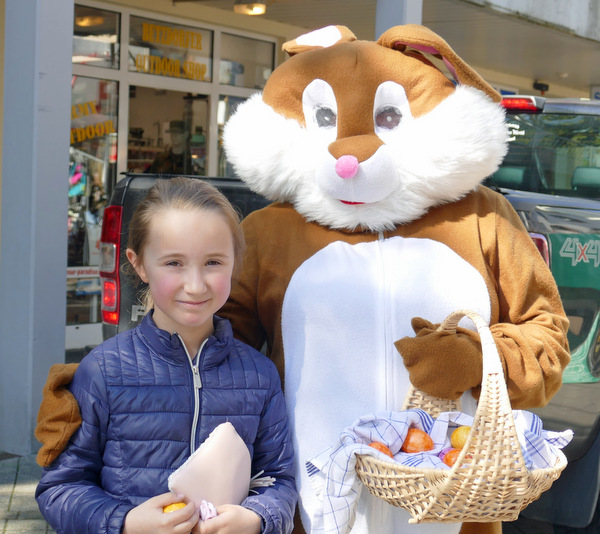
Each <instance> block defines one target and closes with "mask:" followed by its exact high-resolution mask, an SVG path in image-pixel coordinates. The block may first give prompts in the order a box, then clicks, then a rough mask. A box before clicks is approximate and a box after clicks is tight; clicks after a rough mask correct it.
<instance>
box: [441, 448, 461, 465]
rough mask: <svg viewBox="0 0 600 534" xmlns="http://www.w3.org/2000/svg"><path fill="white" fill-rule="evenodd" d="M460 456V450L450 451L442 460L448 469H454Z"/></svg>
mask: <svg viewBox="0 0 600 534" xmlns="http://www.w3.org/2000/svg"><path fill="white" fill-rule="evenodd" d="M459 454H460V449H450V450H449V451H447V452H446V454H444V457H443V458H442V462H444V463H445V464H446V465H447V466H448V467H452V466H453V465H454V464H455V463H456V459H457V458H458V455H459Z"/></svg>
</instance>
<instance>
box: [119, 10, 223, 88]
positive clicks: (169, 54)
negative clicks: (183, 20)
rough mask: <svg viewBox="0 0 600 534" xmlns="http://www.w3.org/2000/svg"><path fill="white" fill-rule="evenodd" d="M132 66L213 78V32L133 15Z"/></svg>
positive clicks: (200, 78)
mask: <svg viewBox="0 0 600 534" xmlns="http://www.w3.org/2000/svg"><path fill="white" fill-rule="evenodd" d="M129 49H130V52H131V54H130V60H129V70H130V71H135V72H143V73H146V74H155V75H159V76H169V77H171V78H181V79H187V80H195V81H205V82H206V81H211V72H210V65H211V58H212V32H211V31H209V30H201V29H198V28H192V27H187V26H181V25H177V24H163V23H160V22H156V21H152V20H148V19H142V18H140V17H131V27H130V43H129Z"/></svg>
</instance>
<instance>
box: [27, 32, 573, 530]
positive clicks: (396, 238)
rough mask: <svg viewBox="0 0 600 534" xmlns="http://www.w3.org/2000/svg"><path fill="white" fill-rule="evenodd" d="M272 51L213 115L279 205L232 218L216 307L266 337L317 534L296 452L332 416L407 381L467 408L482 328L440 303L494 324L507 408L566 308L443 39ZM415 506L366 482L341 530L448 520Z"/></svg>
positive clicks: (473, 89) (333, 36)
mask: <svg viewBox="0 0 600 534" xmlns="http://www.w3.org/2000/svg"><path fill="white" fill-rule="evenodd" d="M284 49H285V50H286V51H287V52H288V53H289V55H290V56H291V58H290V59H288V60H287V61H285V62H284V63H283V64H282V65H280V66H279V67H278V68H277V69H276V70H275V71H274V72H273V74H272V75H271V77H270V78H269V80H268V82H267V84H266V86H265V89H264V91H263V92H262V94H257V95H255V96H254V97H252V98H251V99H249V100H248V101H247V102H245V103H243V104H241V105H240V106H239V107H238V109H237V111H236V113H235V114H234V115H233V116H232V118H231V119H230V120H229V121H228V123H227V125H226V127H225V133H224V143H225V149H226V152H227V157H228V159H229V161H230V162H231V163H232V164H233V165H234V167H235V170H236V173H237V174H238V175H239V176H240V177H241V178H242V179H243V180H244V181H245V182H246V183H247V184H248V185H249V187H250V188H251V189H252V190H254V191H255V192H257V193H260V194H262V195H264V196H265V197H267V198H268V199H271V200H273V201H274V203H273V204H271V205H270V206H268V207H266V208H264V209H262V210H259V211H256V212H254V213H252V214H250V215H249V216H248V217H247V218H246V219H245V221H244V223H243V226H244V232H245V236H246V241H247V244H248V249H247V253H246V257H245V259H244V265H243V272H242V274H241V277H240V279H239V280H238V281H237V282H236V283H235V284H234V287H233V290H232V294H231V298H230V300H229V302H228V303H227V304H226V306H225V308H224V309H223V310H222V312H221V314H222V315H224V316H226V317H228V318H229V319H230V320H231V322H232V324H233V326H234V329H235V331H236V335H237V336H238V337H239V338H240V339H242V340H243V341H245V342H247V343H249V344H251V345H254V346H256V347H260V346H262V345H263V343H264V342H266V344H267V350H268V354H269V356H270V357H271V358H272V359H273V360H274V361H275V363H276V364H277V366H278V368H279V371H280V373H281V376H282V377H283V378H284V390H285V395H286V401H287V404H288V412H289V415H290V424H291V427H292V432H293V438H294V445H295V452H296V455H297V484H298V488H299V492H300V506H299V510H300V514H299V515H300V518H301V519H299V520H298V521H297V522H296V523H297V524H296V530H295V532H302V531H306V532H318V531H319V527H318V526H317V525H316V524H315V523H314V515H315V511H316V509H317V507H318V498H317V496H316V494H315V492H314V490H313V487H312V486H311V483H310V481H309V479H308V475H307V472H306V469H305V462H306V461H307V460H309V459H311V458H313V457H315V456H316V455H318V454H319V453H321V452H322V451H323V450H324V449H326V448H327V447H329V446H330V445H331V444H332V443H334V441H335V440H336V438H338V437H339V435H340V432H341V431H342V430H343V429H344V428H345V427H348V426H349V425H351V424H352V423H353V421H355V420H356V419H357V418H358V417H361V416H363V415H365V414H368V413H372V412H376V411H381V410H399V409H400V408H401V406H402V404H403V401H404V397H405V395H406V393H407V390H408V388H409V386H410V384H413V385H414V386H416V387H418V388H420V389H421V390H423V391H425V392H426V393H428V394H430V395H433V396H436V397H440V398H444V399H458V398H461V400H462V406H463V409H464V411H469V410H470V411H471V412H473V411H474V406H475V403H476V401H475V400H474V399H475V398H476V397H477V393H478V386H479V385H480V383H481V378H482V354H481V346H480V344H479V336H478V334H477V333H476V331H475V329H474V327H473V325H472V323H470V321H468V320H465V321H463V322H461V325H460V326H461V328H459V329H458V330H457V332H456V333H453V334H448V333H441V332H438V331H436V328H437V326H438V325H439V323H440V322H441V321H442V320H443V319H444V318H445V317H446V316H447V315H448V314H449V313H451V312H453V311H455V310H458V309H470V310H473V311H475V312H476V313H478V314H479V315H480V316H481V317H482V318H484V320H485V321H486V322H487V323H488V324H489V326H490V330H491V332H492V334H493V337H494V340H495V342H496V345H497V347H498V351H499V354H500V357H501V360H502V365H503V369H504V373H505V376H506V380H507V384H508V389H509V394H510V397H511V402H512V404H513V407H514V408H529V407H535V406H541V405H544V404H545V403H547V402H548V400H549V399H550V398H551V397H552V396H553V395H554V393H556V391H557V390H558V389H559V387H560V385H561V380H562V378H561V377H562V372H563V369H564V368H565V366H566V365H567V363H568V362H569V352H568V344H567V337H566V332H567V328H568V321H567V318H566V317H565V314H564V311H563V308H562V305H561V301H560V298H559V295H558V291H557V288H556V285H555V282H554V280H553V278H552V275H551V273H550V271H549V269H548V267H547V266H546V264H545V263H544V261H543V259H542V257H541V255H540V254H539V253H538V251H537V250H536V248H535V246H534V245H533V243H532V241H531V239H530V237H529V235H528V233H527V231H526V230H525V228H524V226H523V224H522V222H521V220H520V219H519V217H518V215H517V214H516V213H515V211H514V210H513V209H512V207H511V206H510V204H509V203H508V202H507V201H506V200H505V199H504V197H503V196H502V195H501V194H499V193H496V192H494V191H492V190H490V189H488V188H486V187H484V186H482V185H481V182H482V181H483V180H484V179H485V178H486V177H487V176H489V175H490V174H492V173H493V172H494V171H495V170H496V169H497V168H498V166H499V165H500V163H501V161H502V159H503V157H504V155H505V153H506V150H507V142H508V133H507V128H506V125H505V121H504V113H503V111H502V108H501V107H500V106H499V105H498V102H499V99H500V97H499V95H498V94H497V92H496V91H495V90H494V89H493V88H492V87H490V86H489V85H488V84H487V83H486V82H485V81H484V80H483V79H482V78H481V77H480V76H479V75H478V74H477V73H476V72H475V71H474V70H473V69H471V68H470V67H469V66H468V65H467V64H466V63H465V62H464V61H462V59H461V58H460V57H458V56H457V55H456V53H455V52H454V51H453V50H452V49H451V48H450V46H449V45H448V44H447V43H446V42H445V41H444V40H443V39H442V38H440V37H439V36H438V35H436V34H435V33H433V32H432V31H430V30H428V29H427V28H425V27H422V26H417V25H405V26H397V27H394V28H391V29H390V30H388V31H386V32H385V33H384V34H383V35H382V36H381V37H380V39H379V40H378V41H377V42H370V41H359V40H357V39H356V38H355V37H354V35H353V34H352V32H351V31H350V30H348V29H347V28H344V27H334V26H331V27H327V28H323V29H321V30H317V31H315V32H311V33H309V34H306V35H303V36H301V37H299V38H297V39H296V40H294V41H292V42H289V43H286V44H285V45H284ZM428 54H431V55H432V56H434V57H437V58H438V60H440V61H439V63H440V64H441V63H442V62H443V63H444V64H445V69H447V70H448V71H449V73H450V74H451V75H452V76H453V77H454V78H455V81H451V80H450V78H449V77H448V76H446V75H445V74H444V73H443V72H442V71H441V70H440V69H439V68H438V67H437V66H435V64H434V63H433V61H434V60H433V59H431V60H430V59H428V56H426V55H428ZM67 382H68V379H67ZM60 383H61V384H62V383H64V380H63V381H62V382H60ZM45 402H46V401H45ZM56 410H57V408H56V407H52V406H51V404H50V401H48V402H46V404H43V405H42V410H41V411H40V414H41V419H40V425H39V426H38V431H39V432H38V438H39V439H40V441H42V442H43V443H44V447H45V448H44V449H42V450H44V451H45V452H48V451H50V450H58V451H60V449H61V448H62V446H63V445H62V444H60V443H58V444H57V441H56V433H54V434H52V433H51V432H49V431H47V430H48V428H50V429H51V428H52V427H51V425H50V424H47V425H46V424H45V421H47V420H48V418H49V416H48V414H50V415H54V419H53V420H56V418H57V417H56V413H55V412H56ZM50 419H51V418H50ZM44 430H46V431H47V432H44ZM64 434H65V433H63V434H61V436H60V438H61V439H64ZM66 435H67V437H68V432H67V433H66ZM52 436H54V437H53V438H52ZM53 439H54V441H53ZM409 518H410V516H409V514H408V512H406V511H404V510H402V509H401V508H396V507H393V506H391V505H388V504H386V503H385V502H384V501H382V500H380V499H376V498H375V497H372V496H371V495H370V494H369V493H368V492H367V491H366V490H365V491H362V492H361V494H360V497H359V499H358V504H357V506H356V510H355V514H354V517H353V524H352V525H351V526H352V530H351V532H352V533H353V534H363V533H364V534H366V533H367V532H371V533H377V534H396V533H404V532H407V533H413V532H414V533H432V534H433V533H444V534H451V533H453V532H454V533H458V532H459V531H460V530H461V525H460V524H436V523H424V524H408V519H409ZM462 532H479V533H489V532H500V525H499V524H498V523H495V524H494V523H488V524H477V525H473V524H468V523H465V524H464V525H463V527H462Z"/></svg>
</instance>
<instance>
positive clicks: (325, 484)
mask: <svg viewBox="0 0 600 534" xmlns="http://www.w3.org/2000/svg"><path fill="white" fill-rule="evenodd" d="M513 415H514V419H515V427H516V429H517V433H518V436H519V443H520V445H521V448H522V450H523V458H524V460H525V464H526V466H527V468H528V469H537V468H540V467H548V466H550V465H554V462H553V460H554V459H555V457H556V450H557V449H562V448H563V447H564V446H565V445H567V444H568V443H569V442H570V441H571V439H572V437H573V432H572V431H571V430H566V431H564V432H547V431H545V430H543V428H542V422H541V420H540V418H539V417H538V416H536V415H535V414H533V413H530V412H524V411H519V410H515V411H513ZM472 423H473V417H471V416H469V415H466V414H464V413H461V412H445V413H442V414H440V415H439V416H438V418H437V419H433V418H432V417H431V416H430V415H429V414H427V413H426V412H424V411H423V410H419V409H412V410H406V411H402V412H379V413H375V414H371V415H368V416H365V417H361V418H359V419H357V420H356V421H355V422H354V423H353V425H352V426H350V427H348V428H346V429H345V430H344V431H343V432H342V434H341V435H340V437H339V441H338V442H337V443H336V444H334V445H332V446H331V447H329V448H328V449H326V450H324V451H323V452H322V453H320V454H319V455H317V456H316V457H314V458H312V459H311V460H309V461H308V462H306V464H305V465H306V469H307V472H308V475H309V478H310V480H311V483H312V486H313V489H314V491H315V493H316V495H317V497H318V498H319V500H320V503H321V504H322V507H321V508H320V509H319V510H318V511H317V512H316V513H315V515H314V517H313V521H312V533H313V534H321V533H323V534H325V533H326V534H329V533H335V534H345V533H347V532H349V531H350V529H351V527H352V524H353V522H354V515H355V512H356V505H357V502H358V499H359V497H360V493H361V491H362V489H363V485H362V483H361V482H360V480H359V479H358V477H357V476H356V470H355V469H356V455H358V454H361V455H362V454H367V455H372V456H375V457H378V458H380V459H382V460H388V461H389V457H388V456H386V455H385V454H383V453H381V452H379V451H377V450H376V449H374V448H372V447H369V445H368V444H369V443H371V442H373V441H379V442H381V443H383V444H385V445H387V446H388V447H389V449H390V450H391V452H392V454H394V459H395V460H396V461H397V462H400V463H402V464H404V465H409V466H419V467H431V468H437V469H450V468H449V467H448V466H447V465H446V464H444V463H443V462H442V460H441V459H440V458H439V457H438V454H439V453H440V452H441V451H442V450H443V449H445V448H448V447H450V439H449V437H448V436H449V434H450V433H451V432H450V431H451V430H452V429H453V428H455V427H458V426H461V425H468V426H471V425H472ZM411 427H416V428H420V429H421V430H424V431H425V432H427V433H428V434H429V435H430V436H431V438H432V440H433V442H434V449H433V450H432V451H428V452H426V453H418V454H414V453H413V454H407V453H404V452H402V451H400V448H401V447H402V443H403V442H404V439H405V438H406V434H407V432H408V429H409V428H411ZM449 430H450V431H449Z"/></svg>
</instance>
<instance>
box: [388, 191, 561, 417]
mask: <svg viewBox="0 0 600 534" xmlns="http://www.w3.org/2000/svg"><path fill="white" fill-rule="evenodd" d="M493 218H494V227H495V228H494V231H490V230H489V229H487V231H486V224H488V223H487V222H483V221H482V227H481V234H480V237H481V248H482V249H483V250H484V251H486V252H485V254H486V260H485V262H486V265H487V269H488V271H489V275H490V277H491V279H492V280H493V282H492V283H493V284H495V288H494V289H495V292H493V291H491V300H492V324H491V326H490V330H491V332H492V335H493V336H494V340H495V341H496V345H497V347H498V352H499V354H500V358H501V360H502V364H503V368H504V374H505V376H506V381H507V385H508V392H509V395H510V398H511V403H512V406H513V408H515V409H528V408H534V407H539V406H543V405H545V404H547V403H548V401H549V400H550V399H551V398H552V396H553V395H554V394H555V393H556V392H557V391H558V389H559V388H560V386H561V385H562V373H563V371H564V369H565V367H566V366H567V364H568V363H569V361H570V355H569V347H568V341H567V330H568V326H569V321H568V319H567V317H566V315H565V312H564V310H563V307H562V303H561V300H560V296H559V294H558V288H557V286H556V283H555V281H554V278H553V276H552V273H551V271H550V269H549V268H548V266H547V265H546V263H545V262H544V260H543V259H542V257H541V255H540V253H539V252H538V250H537V249H536V247H535V245H534V244H533V242H532V240H531V239H530V237H529V235H528V233H527V231H526V230H525V228H524V226H523V224H522V222H521V220H520V219H519V217H518V215H517V214H516V212H515V211H514V210H513V209H512V207H511V206H510V205H509V204H508V202H507V201H506V200H505V199H503V198H502V197H500V196H498V199H497V205H496V211H495V214H494V217H493ZM488 220H489V219H488ZM486 239H487V240H488V242H486ZM492 251H493V252H492ZM412 326H413V329H414V330H415V333H416V336H415V337H406V338H403V339H400V340H398V341H397V342H396V343H395V346H396V348H397V349H398V351H399V352H400V353H401V354H402V357H403V359H404V363H405V365H406V367H407V370H408V372H409V376H410V380H411V382H412V383H413V384H414V385H415V386H416V387H418V388H420V389H422V390H423V391H425V392H426V393H429V394H430V395H434V396H437V397H441V398H447V399H456V398H458V397H459V396H460V394H462V393H463V392H464V391H466V390H468V389H471V388H473V387H475V386H478V385H479V384H480V383H481V373H482V365H481V346H480V344H479V336H478V335H477V334H476V333H473V332H470V331H469V330H464V329H461V328H459V329H457V332H456V334H448V333H445V332H437V331H436V328H437V326H439V325H432V324H431V323H429V322H427V321H425V320H424V319H420V318H414V319H413V321H412ZM440 354H443V355H444V361H446V362H451V363H449V364H448V365H441V363H440V362H441V359H440ZM474 393H475V395H476V396H477V394H478V391H477V387H475V391H474Z"/></svg>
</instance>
